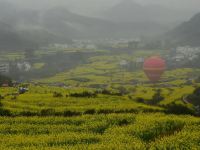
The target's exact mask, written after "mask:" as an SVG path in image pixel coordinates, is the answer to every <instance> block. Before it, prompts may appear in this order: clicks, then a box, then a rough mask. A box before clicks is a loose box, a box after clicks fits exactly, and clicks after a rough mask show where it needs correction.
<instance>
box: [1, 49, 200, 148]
mask: <svg viewBox="0 0 200 150" xmlns="http://www.w3.org/2000/svg"><path fill="white" fill-rule="evenodd" d="M151 54H152V52H151V51H150V52H143V51H140V52H135V53H133V54H130V55H124V54H119V55H110V54H106V53H105V55H101V56H95V57H91V58H90V59H89V60H88V61H87V63H86V64H83V65H79V66H77V67H75V68H73V69H71V70H67V71H65V72H62V73H59V74H56V75H55V76H52V77H48V78H42V79H33V80H32V81H29V82H27V83H23V84H21V85H18V86H16V87H13V88H11V87H9V88H8V87H7V88H0V116H1V117H0V149H2V150H7V149H8V150H13V149H18V150H23V149H25V150H26V149H27V150H29V149H41V150H43V149H44V150H49V149H52V150H57V149H60V150H62V149H63V150H64V149H81V150H82V149H85V150H86V149H91V150H92V149H95V150H96V149H97V150H98V149H101V150H105V149H108V150H109V149H110V150H111V149H119V150H121V149H127V150H133V149H135V150H144V149H149V150H168V149H170V150H171V149H174V150H176V149H177V150H179V149H185V150H187V149H188V150H190V149H200V144H199V143H200V136H199V135H200V131H199V128H200V119H199V118H198V117H194V116H195V113H194V106H193V105H192V104H190V103H187V102H185V101H183V100H184V99H183V98H184V97H185V96H186V95H188V94H191V93H193V91H194V90H195V88H196V87H198V86H199V83H197V82H196V81H195V78H196V77H197V75H198V74H199V71H200V70H199V69H191V68H182V69H173V70H167V71H166V72H165V74H164V76H163V77H162V79H161V80H160V82H158V83H151V82H149V81H148V79H147V77H146V76H145V74H144V73H143V71H142V69H141V68H134V69H130V68H131V67H130V66H129V67H128V66H126V67H122V66H120V61H121V60H126V61H128V62H129V63H130V64H131V63H132V62H134V60H135V59H136V57H138V56H149V55H151ZM16 55H17V54H16ZM13 57H14V56H13ZM43 65H44V64H43V63H41V62H36V63H35V64H34V67H35V69H37V68H42V66H43ZM19 87H27V88H28V89H29V90H28V92H25V93H24V94H19V93H18V90H19ZM182 110H183V111H182ZM175 114H176V115H175ZM178 114H182V115H178ZM192 115H194V116H192Z"/></svg>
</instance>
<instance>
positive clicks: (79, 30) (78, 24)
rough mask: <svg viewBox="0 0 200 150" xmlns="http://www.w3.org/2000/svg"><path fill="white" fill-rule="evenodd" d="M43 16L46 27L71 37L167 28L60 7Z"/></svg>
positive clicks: (133, 34) (112, 35)
mask: <svg viewBox="0 0 200 150" xmlns="http://www.w3.org/2000/svg"><path fill="white" fill-rule="evenodd" d="M43 17H44V18H43V23H44V26H45V28H46V29H48V30H49V31H52V32H53V33H54V34H55V33H56V34H59V35H61V36H66V35H68V36H70V37H71V38H123V37H124V38H133V37H138V36H142V35H143V36H149V35H156V34H158V33H160V32H164V31H166V30H167V27H166V26H165V25H161V24H159V23H156V22H151V21H149V22H145V21H144V22H123V21H122V22H115V21H113V20H108V19H101V18H94V17H87V16H82V15H78V14H75V13H72V12H70V11H68V10H67V9H65V8H60V7H58V8H53V9H50V10H48V11H47V12H46V13H45V14H44V16H43Z"/></svg>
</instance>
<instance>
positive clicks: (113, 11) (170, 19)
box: [104, 0, 184, 25]
mask: <svg viewBox="0 0 200 150" xmlns="http://www.w3.org/2000/svg"><path fill="white" fill-rule="evenodd" d="M104 17H105V18H106V19H108V20H112V21H115V22H142V23H143V22H147V23H148V22H157V23H160V24H161V23H162V24H169V25H170V24H174V23H176V22H180V21H182V20H183V18H184V15H183V12H180V11H178V10H173V9H169V8H165V7H163V6H160V5H153V4H152V5H140V4H138V3H137V2H134V0H121V2H120V3H118V4H117V5H115V6H113V7H112V8H110V9H109V10H107V12H106V13H105V14H104ZM181 17H182V18H181Z"/></svg>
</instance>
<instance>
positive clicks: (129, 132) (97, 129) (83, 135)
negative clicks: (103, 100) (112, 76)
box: [0, 113, 200, 150]
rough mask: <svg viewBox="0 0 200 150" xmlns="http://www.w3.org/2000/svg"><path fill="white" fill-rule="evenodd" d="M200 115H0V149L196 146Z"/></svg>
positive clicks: (189, 147) (191, 147)
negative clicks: (15, 116) (68, 116)
mask: <svg viewBox="0 0 200 150" xmlns="http://www.w3.org/2000/svg"><path fill="white" fill-rule="evenodd" d="M199 127H200V119H198V118H194V117H190V116H174V115H168V116H166V115H164V114H159V113H156V114H151V113H148V114H138V115H134V114H117V115H116V114H110V115H84V116H81V117H71V118H63V117H45V118H40V117H31V118H26V117H17V118H0V137H1V138H0V143H1V144H0V148H1V149H8V150H9V149H20V150H21V149H27V150H28V149H46V150H47V149H48V150H49V149H52V150H54V149H55V150H57V149H60V150H61V149H63V150H64V149H85V150H86V149H102V150H104V149H110V150H111V149H119V150H121V149H128V150H132V149H135V150H144V149H152V150H154V149H155V150H156V149H177V150H178V149H188V150H190V149H199V148H200V145H199V141H200V137H199V134H200V132H199Z"/></svg>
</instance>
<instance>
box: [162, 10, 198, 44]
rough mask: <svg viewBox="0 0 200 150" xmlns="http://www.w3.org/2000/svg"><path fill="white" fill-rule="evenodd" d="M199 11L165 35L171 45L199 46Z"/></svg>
mask: <svg viewBox="0 0 200 150" xmlns="http://www.w3.org/2000/svg"><path fill="white" fill-rule="evenodd" d="M199 27H200V13H198V14H196V15H195V16H193V17H192V18H191V19H190V20H189V21H187V22H184V23H182V24H181V25H179V26H178V27H176V28H175V29H173V30H172V31H170V32H168V33H167V34H166V35H165V39H167V40H170V41H171V42H172V44H173V45H190V46H200V42H199V41H200V28H199Z"/></svg>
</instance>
